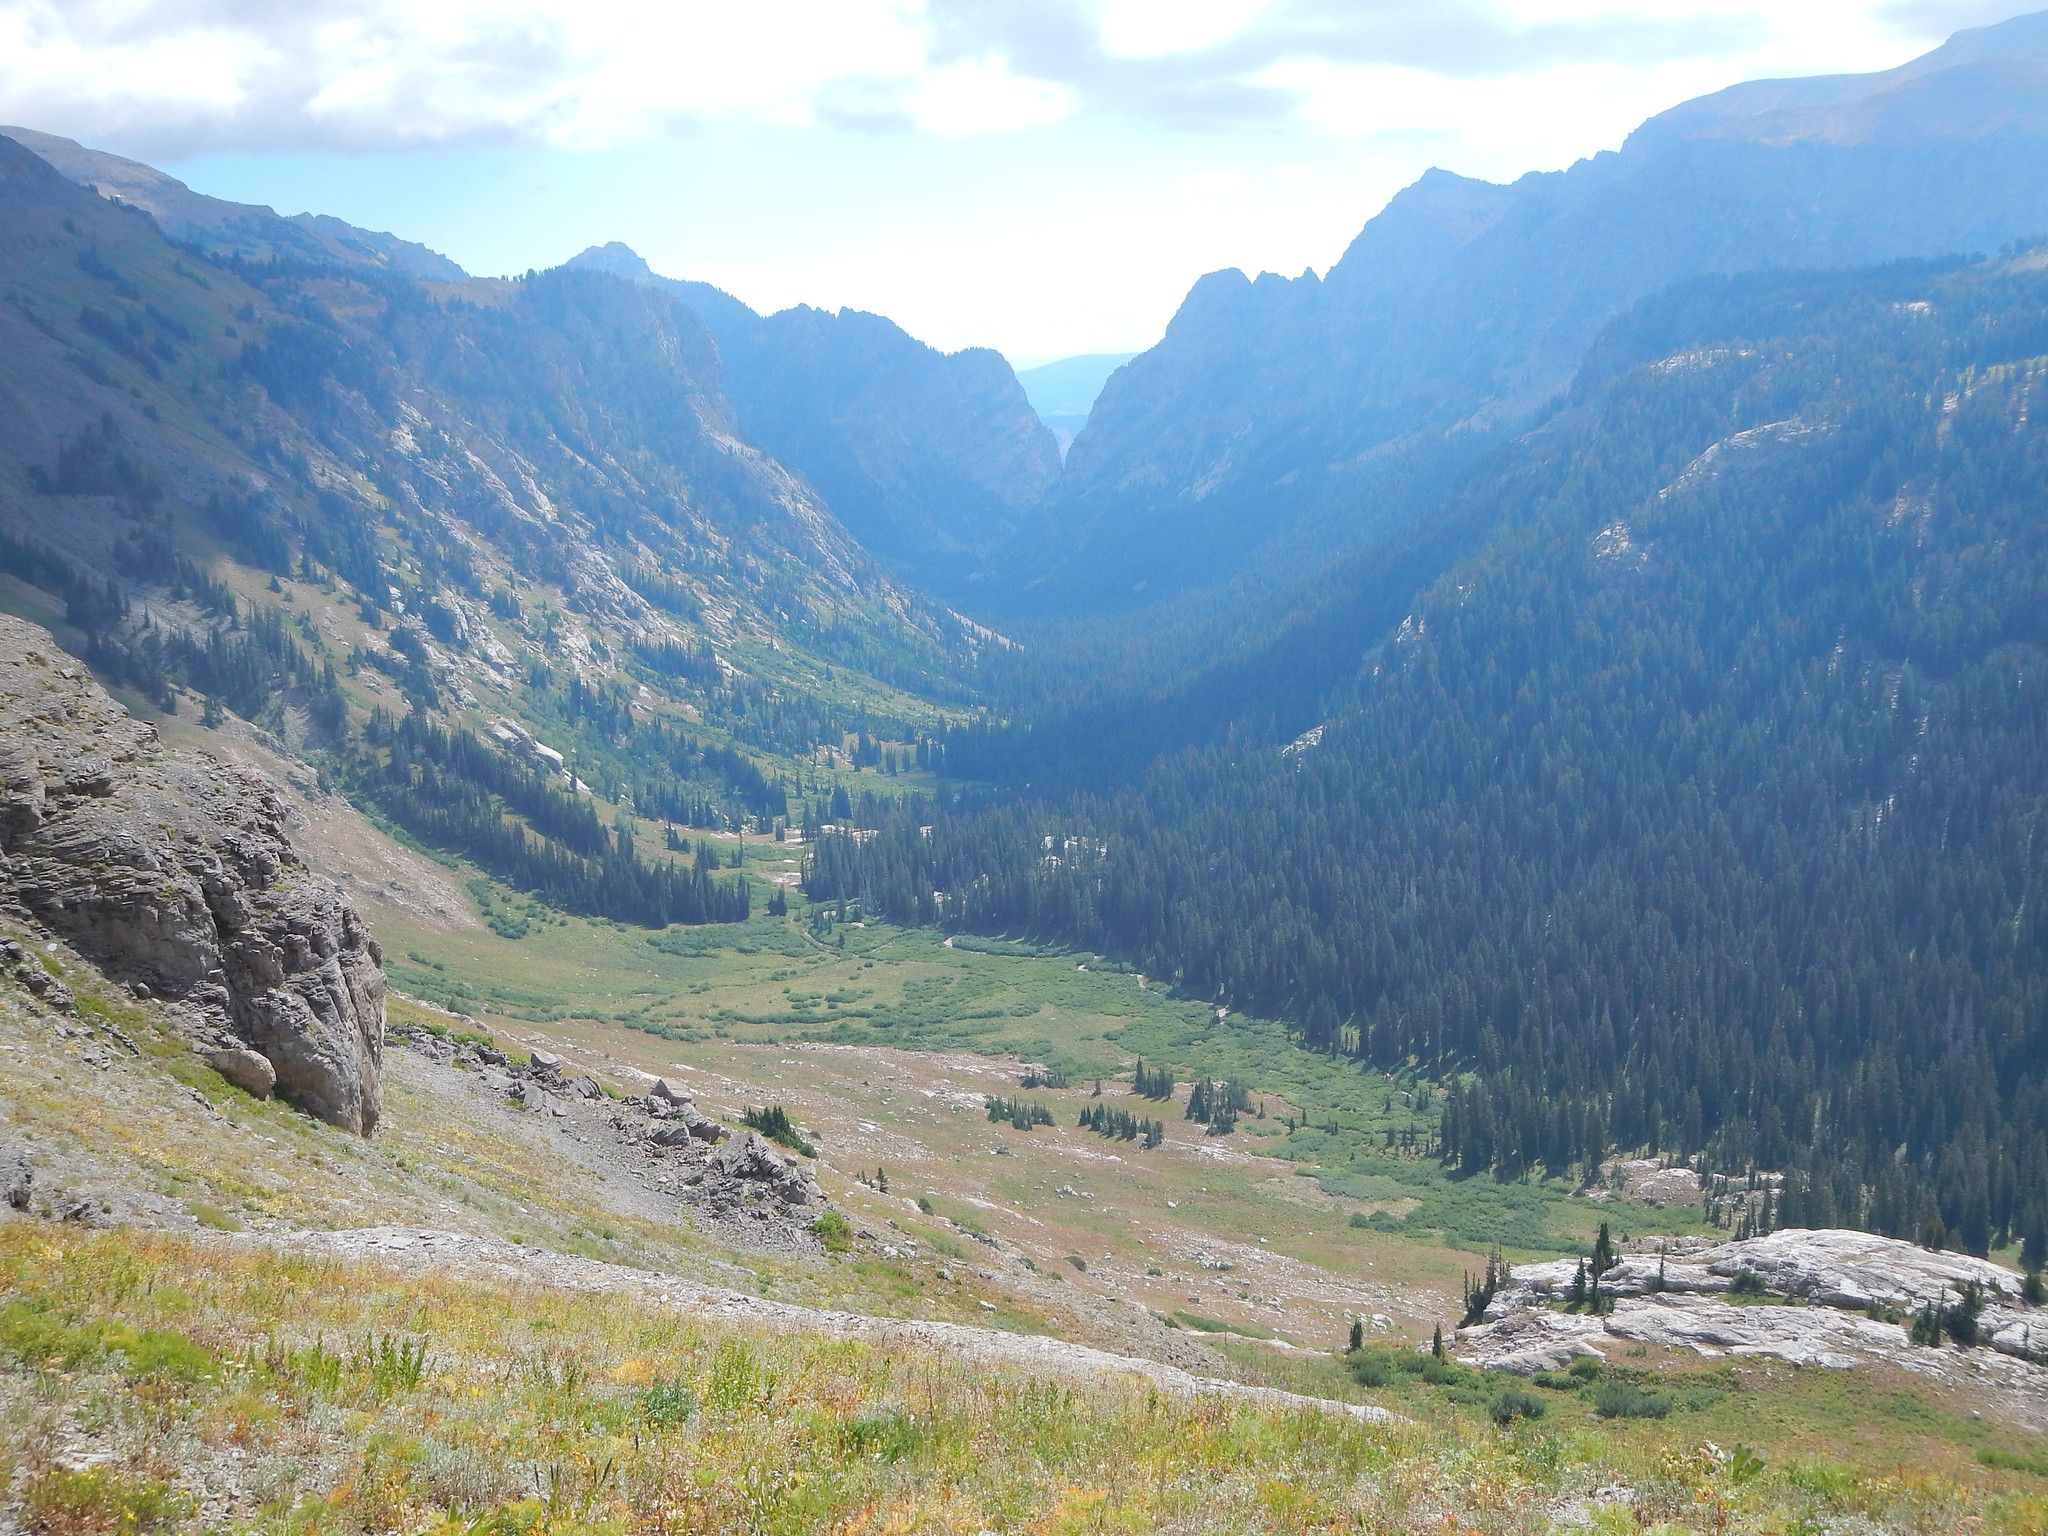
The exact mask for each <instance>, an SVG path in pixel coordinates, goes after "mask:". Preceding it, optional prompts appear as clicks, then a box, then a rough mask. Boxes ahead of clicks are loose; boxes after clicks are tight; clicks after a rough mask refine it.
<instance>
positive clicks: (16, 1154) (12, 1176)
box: [0, 1146, 36, 1211]
mask: <svg viewBox="0 0 2048 1536" xmlns="http://www.w3.org/2000/svg"><path fill="white" fill-rule="evenodd" d="M35 1181H36V1175H35V1169H34V1168H32V1167H31V1166H30V1165H29V1160H28V1153H27V1152H26V1151H24V1150H23V1149H22V1148H20V1147H15V1146H5V1147H0V1200H4V1201H6V1203H7V1207H8V1209H10V1210H15V1211H25V1210H27V1209H28V1202H29V1196H30V1195H31V1194H33V1193H34V1191H35Z"/></svg>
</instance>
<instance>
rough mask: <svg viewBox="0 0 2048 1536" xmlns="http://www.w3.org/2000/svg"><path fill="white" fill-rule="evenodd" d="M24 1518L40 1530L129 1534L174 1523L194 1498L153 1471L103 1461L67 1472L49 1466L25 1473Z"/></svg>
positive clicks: (81, 1535)
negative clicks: (134, 1472) (142, 1473)
mask: <svg viewBox="0 0 2048 1536" xmlns="http://www.w3.org/2000/svg"><path fill="white" fill-rule="evenodd" d="M21 1505H22V1507H21V1512H22V1515H23V1517H24V1518H23V1524H24V1525H25V1526H26V1527H27V1528H28V1529H29V1530H32V1531H38V1532H41V1533H43V1536H99V1533H101V1532H107V1533H109V1536H113V1533H118V1536H132V1533H140V1532H145V1531H160V1530H163V1529H164V1528H165V1527H166V1526H170V1525H175V1524H176V1523H178V1522H179V1521H181V1520H183V1519H184V1518H185V1517H186V1516H187V1515H188V1514H190V1513H191V1511H192V1501H191V1500H190V1499H189V1498H188V1497H186V1496H185V1495H184V1494H181V1493H179V1492H178V1491H177V1490H176V1489H175V1488H173V1487H172V1486H171V1485H170V1484H169V1483H166V1482H163V1481H161V1480H160V1479H158V1478H153V1477H127V1476H124V1475H122V1474H121V1473H119V1472H116V1471H113V1470H112V1469H110V1468H107V1467H88V1468H86V1469H85V1470H84V1471H82V1472H70V1471H66V1470H64V1469H62V1468H58V1467H51V1468H47V1469H45V1470H44V1471H41V1472H38V1473H37V1474H36V1475H35V1476H34V1477H32V1478H30V1479H29V1483H28V1489H27V1491H26V1492H25V1493H24V1494H23V1496H22V1501H21Z"/></svg>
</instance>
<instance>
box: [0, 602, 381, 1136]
mask: <svg viewBox="0 0 2048 1536" xmlns="http://www.w3.org/2000/svg"><path fill="white" fill-rule="evenodd" d="M285 827H286V810H285V805H284V801H283V799H282V798H281V796H280V795H279V794H278V792H277V790H276V788H275V787H274V786H272V785H271V784H270V783H269V782H268V781H267V780H265V779H263V778H262V777H260V776H259V775H257V774H254V773H250V772H248V771H246V770H243V769H240V768H236V767H233V766H231V765H229V764H227V763H225V762H222V761H220V760H218V759H216V758H214V757H212V756H210V755H207V754H203V753H186V752H173V751H171V750H169V749H168V748H166V747H165V746H164V745H163V744H162V743H161V742H160V741H159V740H158V738H157V733H156V731H155V729H154V728H153V727H151V726H149V725H146V724H144V723H142V722H141V721H138V720H136V719H134V718H133V717H132V716H130V715H129V714H128V712H127V711H126V710H125V709H123V708H122V707H121V706H120V705H119V704H118V703H116V702H115V701H114V700H113V699H111V698H110V697H108V696H107V694H106V693H105V692H104V691H103V690H102V689H101V688H100V687H99V686H98V685H97V684H96V683H94V682H93V681H92V679H91V677H90V676H89V675H88V674H87V673H86V671H85V669H84V668H83V667H82V666H80V665H79V664H78V663H76V662H74V661H72V660H71V659H70V658H69V657H67V656H66V655H65V654H64V653H63V652H62V651H61V650H60V649H58V647H57V644H56V642H55V641H54V640H52V639H51V637H50V635H49V634H48V633H47V632H46V631H44V630H42V629H40V628H38V627H37V626H35V625H33V624H29V623H26V622H24V621H23V620H20V619H16V618H11V617H6V616H0V889H4V891H5V893H6V896H7V898H8V899H9V900H10V901H11V902H12V904H13V905H15V906H16V907H18V908H19V909H21V910H22V911H23V912H24V913H26V914H27V915H28V916H29V917H31V918H33V919H34V920H36V921H37V922H39V923H41V924H42V925H43V926H44V927H45V928H47V929H48V930H50V931H51V932H53V933H55V934H58V935H59V936H61V937H62V938H63V939H65V940H66V941H67V942H68V943H69V944H70V945H71V946H72V947H73V948H74V949H76V950H77V951H79V953H81V954H82V955H84V956H85V957H86V958H87V959H89V960H91V961H92V962H93V963H94V964H95V965H97V966H98V967H99V968H100V969H101V970H102V971H103V972H104V973H105V974H106V975H107V976H108V977H109V978H111V979H112V980H114V981H115V982H117V983H119V984H121V985H124V986H129V987H132V986H134V985H136V984H138V983H139V984H141V985H143V986H146V987H148V988H149V990H150V992H151V993H152V994H153V995H154V996H156V997H158V998H162V999H166V1000H169V1001H171V1002H173V1003H174V1004H176V1005H177V1006H178V1008H179V1010H180V1011H181V1012H182V1013H183V1014H185V1015H186V1017H187V1018H188V1019H189V1020H190V1021H191V1023H192V1025H193V1030H194V1033H195V1034H196V1035H198V1036H199V1037H200V1038H202V1039H203V1040H205V1041H206V1043H207V1045H208V1046H209V1047H215V1046H220V1047H246V1048H247V1049H248V1050H250V1051H252V1052H254V1053H256V1054H257V1055H260V1056H261V1057H263V1058H264V1060H265V1061H267V1062H268V1063H269V1065H270V1067H271V1069H272V1070H273V1072H274V1073H275V1074H276V1092H277V1093H278V1094H279V1095H280V1096H281V1097H283V1098H285V1099H287V1100H289V1101H290V1102H291V1103H293V1104H295V1105H297V1106H298V1107H299V1108H301V1109H303V1110H305V1111H307V1112H308V1113H310V1114H313V1115H316V1116H318V1117H319V1118H321V1119H323V1120H326V1121H328V1122H329V1123H331V1124H334V1125H338V1126H342V1127H344V1128H346V1129H348V1130H351V1131H356V1132H359V1133H361V1134H363V1135H368V1134H369V1133H370V1132H371V1131H372V1130H373V1129H374V1128H375V1127H376V1124H377V1117H378V1114H379V1112H380V1110H381V1107H382V1102H383V1095H382V1085H381V1062H382V1054H383V1045H384V972H383V968H382V964H381V960H382V957H381V956H380V954H379V953H378V950H377V946H376V943H375V941H374V940H372V939H371V937H370V935H369V932H368V930H367V929H365V927H364V926H363V921H362V918H361V916H360V915H359V914H358V913H357V912H356V910H355V908H354V906H352V905H351V904H350V902H349V901H348V899H347V898H346V897H345V896H344V895H343V894H342V893H341V892H340V890H338V889H337V888H336V887H334V886H333V885H331V884H329V883H328V882H326V881H324V880H320V879H318V878H316V877H315V876H314V875H313V873H312V872H311V871H310V870H308V869H307V868H306V866H305V864H304V863H303V862H302V861H301V860H300V859H299V857H298V854H297V853H296V851H295V850H294V849H293V848H292V845H291V842H290V839H289V838H288V837H287V835H286V831H285Z"/></svg>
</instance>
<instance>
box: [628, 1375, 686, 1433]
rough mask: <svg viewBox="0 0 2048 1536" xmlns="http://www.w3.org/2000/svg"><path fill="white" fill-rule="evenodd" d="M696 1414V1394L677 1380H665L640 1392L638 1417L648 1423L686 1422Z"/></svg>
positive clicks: (669, 1423)
mask: <svg viewBox="0 0 2048 1536" xmlns="http://www.w3.org/2000/svg"><path fill="white" fill-rule="evenodd" d="M696 1416H697V1394H696V1393H695V1392H693V1391H691V1390H690V1388H688V1387H687V1386H685V1385H683V1384H682V1383H681V1382H679V1381H665V1382H662V1383H660V1384H659V1385H658V1386H652V1387H649V1388H648V1389H647V1390H646V1391H645V1392H643V1393H641V1394H640V1417H641V1418H642V1419H643V1420H645V1421H646V1422H647V1423H649V1424H659V1425H671V1424H687V1423H689V1421H690V1420H691V1419H693V1418H695V1417H696Z"/></svg>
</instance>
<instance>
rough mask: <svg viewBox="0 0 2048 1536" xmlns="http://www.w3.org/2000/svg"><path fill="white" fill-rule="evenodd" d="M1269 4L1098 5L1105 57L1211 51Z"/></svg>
mask: <svg viewBox="0 0 2048 1536" xmlns="http://www.w3.org/2000/svg"><path fill="white" fill-rule="evenodd" d="M1272 6H1273V0H1102V12H1101V28H1102V31H1101V38H1102V47H1103V49H1104V51H1105V52H1107V53H1111V54H1114V55H1116V56H1117V57H1119V58H1126V59H1159V58H1168V57H1171V56H1173V55H1175V54H1185V53H1195V52H1198V51H1200V50H1201V49H1204V48H1213V47H1215V46H1216V45H1217V44H1218V43H1224V42H1228V41H1229V40H1230V39H1231V38H1234V37H1236V36H1238V35H1239V34H1240V33H1242V32H1243V31H1244V30H1245V29H1246V28H1247V27H1249V26H1250V25H1251V24H1252V23H1253V22H1255V21H1257V20H1258V18H1259V17H1260V16H1261V15H1262V14H1263V13H1264V12H1266V11H1268V10H1270V9H1272Z"/></svg>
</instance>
